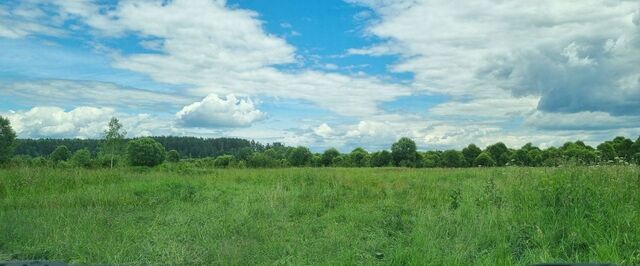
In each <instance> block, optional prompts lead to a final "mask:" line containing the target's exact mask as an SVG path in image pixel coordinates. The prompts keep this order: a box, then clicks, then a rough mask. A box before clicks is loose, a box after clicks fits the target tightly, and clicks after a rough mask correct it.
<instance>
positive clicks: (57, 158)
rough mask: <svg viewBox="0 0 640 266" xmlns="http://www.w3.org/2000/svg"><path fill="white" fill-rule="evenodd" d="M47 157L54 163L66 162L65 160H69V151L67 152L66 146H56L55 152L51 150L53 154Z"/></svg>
mask: <svg viewBox="0 0 640 266" xmlns="http://www.w3.org/2000/svg"><path fill="white" fill-rule="evenodd" d="M49 157H50V158H51V160H52V161H53V162H54V163H58V162H61V161H66V160H69V158H70V157H71V151H69V148H67V146H64V145H61V146H58V147H57V148H56V149H55V150H53V152H52V153H51V155H49Z"/></svg>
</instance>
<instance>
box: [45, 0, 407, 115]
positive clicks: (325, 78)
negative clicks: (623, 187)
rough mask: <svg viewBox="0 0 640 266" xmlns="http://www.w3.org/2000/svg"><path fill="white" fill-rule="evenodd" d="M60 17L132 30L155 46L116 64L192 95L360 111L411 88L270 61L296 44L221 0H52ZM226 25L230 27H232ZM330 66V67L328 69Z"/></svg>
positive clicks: (281, 59) (284, 56)
mask: <svg viewBox="0 0 640 266" xmlns="http://www.w3.org/2000/svg"><path fill="white" fill-rule="evenodd" d="M53 3H54V4H55V6H57V7H58V9H57V12H58V13H60V16H59V19H60V20H62V21H68V20H71V19H75V20H78V21H81V22H84V23H85V24H86V25H87V26H89V27H90V28H91V30H92V31H93V32H95V34H97V35H105V36H109V37H121V36H126V35H127V34H136V35H138V36H140V37H141V38H142V40H141V42H140V45H141V46H143V47H148V48H152V49H153V50H156V51H157V52H156V53H129V54H126V55H122V54H121V55H118V54H115V55H114V66H115V67H118V68H122V69H127V70H131V71H135V72H139V73H144V74H147V75H149V76H150V77H152V78H153V79H154V80H156V81H159V82H163V83H169V84H177V85H188V86H189V88H190V89H189V90H188V91H187V92H188V93H190V94H191V95H194V96H197V97H204V96H206V95H208V94H210V93H215V94H218V95H226V94H231V93H233V94H235V95H245V96H246V95H249V96H258V95H267V96H275V97H284V98H292V99H303V100H308V101H310V102H313V103H315V104H317V105H318V106H321V107H323V108H327V109H329V110H332V111H334V112H336V113H339V114H341V115H349V116H366V115H370V114H374V113H376V112H378V111H379V109H378V108H377V106H378V104H379V103H380V102H383V101H389V100H392V99H394V98H395V97H398V96H403V95H405V96H406V95H409V94H410V88H408V87H407V86H405V85H403V84H391V83H388V82H385V81H383V80H381V79H378V78H376V77H369V76H351V75H344V74H337V73H332V72H325V71H317V70H305V69H298V70H295V71H282V70H279V69H278V68H277V67H276V66H279V65H288V64H296V63H298V62H297V59H296V58H297V57H298V55H296V49H295V48H294V47H293V46H291V45H290V44H288V43H287V42H286V41H285V40H284V39H282V38H280V37H277V36H274V35H272V34H269V33H267V32H265V31H264V29H263V27H262V22H261V21H260V20H259V19H258V14H257V13H255V12H253V11H249V10H244V9H240V8H231V7H229V6H227V5H226V2H225V1H210V0H193V1H192V0H189V1H187V0H175V1H169V2H167V1H142V2H136V1H123V2H120V3H119V4H118V5H117V6H101V5H98V4H95V3H92V2H88V1H82V2H80V1H54V2H53ZM230 29H232V30H230ZM329 71H331V70H330V69H329Z"/></svg>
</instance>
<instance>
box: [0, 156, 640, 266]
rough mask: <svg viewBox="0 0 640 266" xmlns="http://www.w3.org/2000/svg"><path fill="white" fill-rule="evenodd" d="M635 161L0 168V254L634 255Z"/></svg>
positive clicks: (468, 258)
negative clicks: (574, 164) (547, 165)
mask: <svg viewBox="0 0 640 266" xmlns="http://www.w3.org/2000/svg"><path fill="white" fill-rule="evenodd" d="M639 192H640V168H638V167H637V166H590V167H586V166H585V167H555V168H527V167H505V168H472V169H471V168H470V169H437V168H436V169H404V168H362V169H358V168H285V169H207V170H204V169H203V170H198V169H172V168H166V167H165V168H118V169H112V170H110V169H94V170H91V169H56V168H47V167H35V168H27V167H25V168H14V169H4V170H0V261H7V260H35V259H37V260H53V261H64V262H68V263H83V264H98V263H100V264H103V263H104V264H116V265H122V264H130V265H145V264H153V265H157V264H161V265H211V264H225V265H253V264H267V265H280V264H291V265H312V264H331V265H344V264H367V265H371V264H385V265H386V264H392V265H407V264H408V265H418V264H420V265H424V264H431V265H513V264H516V265H525V264H530V263H540V262H608V263H617V264H624V265H630V264H640V193H639Z"/></svg>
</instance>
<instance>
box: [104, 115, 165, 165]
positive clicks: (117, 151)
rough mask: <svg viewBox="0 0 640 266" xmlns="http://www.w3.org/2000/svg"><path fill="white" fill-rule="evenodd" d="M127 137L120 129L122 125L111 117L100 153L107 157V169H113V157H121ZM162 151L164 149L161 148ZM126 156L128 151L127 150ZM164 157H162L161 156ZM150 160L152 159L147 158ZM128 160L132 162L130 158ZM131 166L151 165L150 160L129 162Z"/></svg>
mask: <svg viewBox="0 0 640 266" xmlns="http://www.w3.org/2000/svg"><path fill="white" fill-rule="evenodd" d="M126 135H127V132H126V131H124V130H123V129H122V124H120V121H119V120H118V119H117V118H115V117H112V118H111V120H110V121H109V124H108V126H107V130H105V131H104V142H103V143H102V151H103V153H104V154H105V155H106V156H107V157H109V167H111V168H113V165H114V160H115V157H117V156H121V155H122V151H123V148H124V137H125V136H126ZM163 149H164V148H163ZM127 153H128V155H131V154H129V151H128V150H127ZM163 156H164V155H163ZM148 159H152V158H148ZM129 160H132V159H131V158H130V159H129ZM130 162H131V163H132V164H133V165H138V163H141V165H146V164H153V161H152V160H149V161H144V160H140V161H137V160H135V159H134V161H130Z"/></svg>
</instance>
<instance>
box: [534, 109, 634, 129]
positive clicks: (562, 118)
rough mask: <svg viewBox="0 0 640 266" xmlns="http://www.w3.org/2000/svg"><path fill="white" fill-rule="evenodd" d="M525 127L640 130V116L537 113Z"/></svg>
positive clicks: (603, 113)
mask: <svg viewBox="0 0 640 266" xmlns="http://www.w3.org/2000/svg"><path fill="white" fill-rule="evenodd" d="M524 122H525V125H527V126H531V127H535V128H537V129H542V130H610V129H616V128H631V129H640V117H638V116H612V115H610V114H609V113H605V112H579V113H548V112H541V111H536V112H535V113H532V114H531V115H530V116H527V117H526V118H525V120H524Z"/></svg>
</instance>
